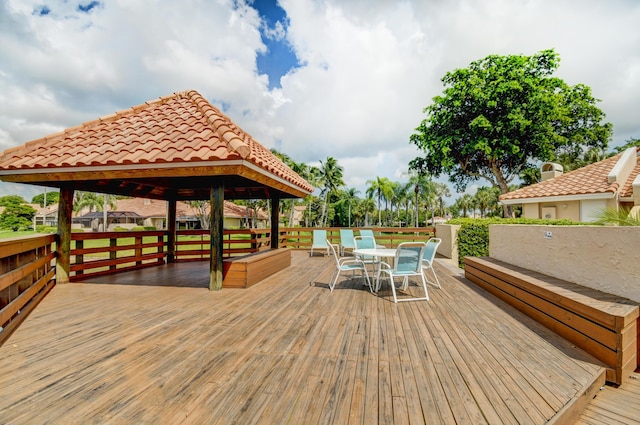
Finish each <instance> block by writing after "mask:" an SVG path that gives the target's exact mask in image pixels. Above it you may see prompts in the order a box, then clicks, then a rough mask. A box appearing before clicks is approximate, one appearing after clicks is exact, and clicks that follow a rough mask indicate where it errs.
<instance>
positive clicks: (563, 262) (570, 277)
mask: <svg viewBox="0 0 640 425" xmlns="http://www.w3.org/2000/svg"><path fill="white" fill-rule="evenodd" d="M489 256H490V257H493V258H496V259H498V260H501V261H504V262H506V263H509V264H514V265H517V266H520V267H524V268H527V269H530V270H534V271H537V272H540V273H544V274H547V275H550V276H554V277H557V278H559V279H563V280H567V281H570V282H574V283H577V284H580V285H583V286H586V287H589V288H593V289H598V290H600V291H603V292H607V293H610V294H615V295H619V296H622V297H626V298H629V299H631V300H633V301H636V302H640V227H616V226H540V225H509V224H493V225H490V226H489Z"/></svg>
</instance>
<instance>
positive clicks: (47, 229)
mask: <svg viewBox="0 0 640 425" xmlns="http://www.w3.org/2000/svg"><path fill="white" fill-rule="evenodd" d="M57 231H58V228H57V227H55V226H44V225H42V224H40V225H38V226H36V232H38V233H56V232H57Z"/></svg>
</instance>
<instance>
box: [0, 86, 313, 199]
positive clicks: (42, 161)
mask: <svg viewBox="0 0 640 425" xmlns="http://www.w3.org/2000/svg"><path fill="white" fill-rule="evenodd" d="M234 159H237V160H244V161H247V162H250V163H253V164H255V165H257V166H258V167H260V168H261V169H263V170H265V171H266V172H269V173H272V174H273V175H275V176H277V177H279V178H281V179H283V180H284V181H287V182H289V183H290V184H293V185H294V186H296V187H298V188H300V189H302V190H303V191H305V192H308V193H310V192H312V191H313V187H312V186H311V185H309V183H308V182H306V181H305V180H304V179H302V178H301V177H300V176H299V175H297V174H296V173H295V172H293V171H292V170H291V169H290V168H289V167H287V166H286V165H284V163H282V161H280V160H279V159H278V158H277V157H276V156H275V155H273V154H272V153H271V152H270V151H269V150H267V149H266V148H265V147H264V146H262V145H261V144H259V143H257V142H256V141H255V140H254V139H253V138H252V137H251V136H250V135H249V134H247V133H245V132H244V131H242V130H241V129H240V128H239V127H238V126H236V125H235V124H234V123H233V122H232V121H231V120H230V119H229V118H228V117H227V116H226V115H224V114H223V113H222V112H220V111H219V110H218V109H217V108H215V107H213V106H212V105H211V104H210V103H209V102H207V101H206V100H205V99H204V98H203V97H202V96H201V95H200V94H199V93H197V92H196V91H187V92H181V93H175V94H173V95H170V96H165V97H161V98H159V99H156V100H153V101H148V102H146V103H144V104H141V105H137V106H134V107H132V108H129V109H126V110H123V111H119V112H115V113H113V114H110V115H107V116H103V117H101V118H98V119H96V120H93V121H89V122H86V123H84V124H82V125H79V126H76V127H72V128H69V129H66V130H65V131H63V132H59V133H56V134H53V135H50V136H47V137H44V138H41V139H37V140H34V141H31V142H28V143H26V144H24V145H22V146H18V147H15V148H10V149H7V150H5V151H4V152H2V153H1V154H0V171H1V170H5V171H7V170H29V171H33V172H38V170H42V171H45V169H46V170H47V172H48V169H52V171H54V169H56V168H74V167H91V166H95V165H135V164H147V165H148V164H155V163H158V164H160V163H175V164H180V163H185V166H188V164H186V163H187V162H191V161H204V162H208V161H225V160H234Z"/></svg>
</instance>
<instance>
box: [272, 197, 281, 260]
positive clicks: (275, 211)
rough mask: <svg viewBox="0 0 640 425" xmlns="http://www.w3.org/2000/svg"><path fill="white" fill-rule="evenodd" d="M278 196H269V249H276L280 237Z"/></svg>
mask: <svg viewBox="0 0 640 425" xmlns="http://www.w3.org/2000/svg"><path fill="white" fill-rule="evenodd" d="M279 221H280V196H278V195H274V196H273V197H272V198H271V249H278V244H279V242H278V240H279V239H280V225H279V223H278V222H279Z"/></svg>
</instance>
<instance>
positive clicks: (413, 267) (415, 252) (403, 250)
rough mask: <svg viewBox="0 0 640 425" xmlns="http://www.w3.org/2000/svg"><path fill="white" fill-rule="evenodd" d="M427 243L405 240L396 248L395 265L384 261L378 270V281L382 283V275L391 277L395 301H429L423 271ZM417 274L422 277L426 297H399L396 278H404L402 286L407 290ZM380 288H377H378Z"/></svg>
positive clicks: (390, 282) (390, 283)
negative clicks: (411, 278)
mask: <svg viewBox="0 0 640 425" xmlns="http://www.w3.org/2000/svg"><path fill="white" fill-rule="evenodd" d="M424 249H425V243H424V242H404V243H401V244H400V245H398V249H397V250H396V257H395V261H394V263H393V264H394V265H393V267H391V266H390V265H389V264H387V263H385V262H382V263H381V264H380V269H379V270H378V276H377V279H376V281H377V282H378V285H379V284H380V275H381V274H386V275H387V277H388V278H389V285H390V286H391V290H392V291H393V302H394V303H398V302H399V301H422V300H424V301H429V293H428V292H427V281H426V279H425V278H424V274H423V273H422V258H423V256H424ZM412 276H415V277H420V281H421V282H422V288H423V289H424V297H411V298H401V299H398V296H397V294H396V285H395V282H394V279H395V278H398V277H401V278H402V285H401V286H400V288H401V289H402V290H406V289H408V287H409V278H410V277H412ZM378 289H379V288H376V290H378Z"/></svg>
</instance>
